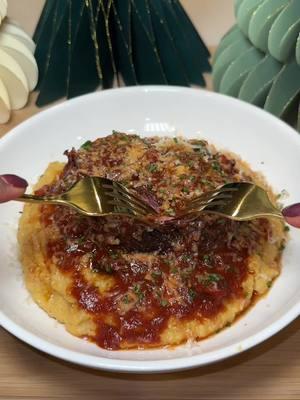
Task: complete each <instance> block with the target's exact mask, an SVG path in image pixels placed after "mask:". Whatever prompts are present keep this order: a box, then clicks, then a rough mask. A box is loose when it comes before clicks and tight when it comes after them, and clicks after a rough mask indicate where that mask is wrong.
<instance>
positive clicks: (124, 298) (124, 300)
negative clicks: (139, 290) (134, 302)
mask: <svg viewBox="0 0 300 400" xmlns="http://www.w3.org/2000/svg"><path fill="white" fill-rule="evenodd" d="M122 301H123V303H125V304H129V303H130V302H131V298H130V297H129V296H128V294H125V296H124V297H123V299H122Z"/></svg>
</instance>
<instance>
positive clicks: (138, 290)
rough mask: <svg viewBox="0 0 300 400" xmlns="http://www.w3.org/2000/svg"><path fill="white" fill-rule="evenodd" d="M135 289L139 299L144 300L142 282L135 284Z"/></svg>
mask: <svg viewBox="0 0 300 400" xmlns="http://www.w3.org/2000/svg"><path fill="white" fill-rule="evenodd" d="M133 291H134V293H135V294H136V295H137V297H138V299H139V300H143V298H144V293H143V292H142V289H141V285H140V284H136V285H134V287H133Z"/></svg>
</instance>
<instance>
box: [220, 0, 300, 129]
mask: <svg viewBox="0 0 300 400" xmlns="http://www.w3.org/2000/svg"><path fill="white" fill-rule="evenodd" d="M235 13H236V18H237V26H236V25H235V26H233V28H231V30H230V31H229V32H228V33H227V34H226V35H225V36H224V37H223V39H222V40H221V42H220V44H219V47H218V49H217V51H216V55H215V57H214V59H213V83H214V88H215V90H217V91H220V92H221V93H224V94H227V95H230V96H234V97H237V98H239V99H241V100H243V101H247V102H249V103H252V104H255V105H256V106H259V107H262V108H264V109H265V110H267V111H269V112H271V113H272V114H274V115H276V116H277V117H279V118H282V119H284V120H285V121H287V122H288V123H290V124H291V125H292V126H294V127H295V128H297V129H298V130H299V131H300V1H299V0H241V1H236V2H235Z"/></svg>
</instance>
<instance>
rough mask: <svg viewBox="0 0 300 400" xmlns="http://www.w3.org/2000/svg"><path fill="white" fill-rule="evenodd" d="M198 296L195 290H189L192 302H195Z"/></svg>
mask: <svg viewBox="0 0 300 400" xmlns="http://www.w3.org/2000/svg"><path fill="white" fill-rule="evenodd" d="M196 296H197V293H196V292H195V290H193V289H192V288H189V298H190V301H194V299H195V297H196Z"/></svg>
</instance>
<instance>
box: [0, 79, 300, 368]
mask: <svg viewBox="0 0 300 400" xmlns="http://www.w3.org/2000/svg"><path fill="white" fill-rule="evenodd" d="M120 92H122V93H126V92H127V93H133V94H134V93H135V92H138V93H147V92H152V93H153V92H173V93H180V92H185V93H195V94H198V95H200V96H201V95H202V96H204V97H205V96H209V97H217V98H219V99H220V100H223V101H225V102H227V103H229V105H230V103H231V104H233V106H235V107H242V108H244V109H245V108H246V109H249V110H252V111H253V112H255V113H256V114H257V113H258V115H260V116H261V117H263V118H264V119H268V120H270V121H271V122H272V121H273V123H276V124H277V125H278V127H279V128H280V127H281V128H283V129H285V134H288V135H289V136H290V138H291V139H292V140H295V142H298V144H299V143H300V136H299V135H298V133H297V131H296V130H294V129H293V128H292V127H290V126H289V125H287V124H286V123H285V122H283V121H282V120H280V119H278V118H276V117H275V116H273V115H272V114H270V113H269V112H266V111H265V110H262V109H260V108H258V107H256V106H254V105H252V104H249V103H247V102H244V101H241V100H239V99H235V98H232V97H229V96H226V95H222V94H219V93H215V92H210V91H207V90H205V89H198V88H197V89H196V88H187V87H180V86H166V85H144V86H143V85H141V86H132V87H122V88H113V89H107V90H105V91H97V92H94V93H89V94H86V95H83V96H78V97H76V98H73V99H71V100H68V101H64V102H62V103H58V104H56V105H54V106H52V107H50V108H47V109H46V110H42V111H40V112H39V113H37V114H35V115H33V116H31V117H30V118H28V119H27V120H25V121H24V122H22V123H20V124H19V125H17V126H16V127H14V128H13V129H12V130H10V131H9V132H7V133H6V134H5V135H4V136H3V137H2V138H0V153H1V150H2V146H5V145H6V144H7V143H8V142H9V141H10V140H14V139H15V138H17V136H18V135H19V134H20V133H22V130H23V129H24V128H25V129H26V128H27V127H29V126H30V124H31V123H32V122H34V121H38V120H40V119H43V118H44V115H45V114H46V115H51V113H55V112H56V110H57V109H63V108H66V107H70V106H72V104H74V103H79V104H80V103H81V102H85V101H86V99H87V98H92V97H94V98H97V97H99V96H100V97H101V98H103V97H104V96H111V95H114V94H118V93H120ZM299 314H300V298H299V301H298V302H297V303H296V304H295V305H294V306H293V307H292V308H290V310H289V311H288V312H287V313H286V314H285V315H284V316H282V317H281V318H279V319H277V320H276V321H275V322H273V323H271V324H270V325H269V326H267V327H266V328H264V329H263V330H261V331H259V332H257V333H255V334H253V335H251V336H249V337H247V338H246V339H243V346H242V348H239V347H240V346H239V345H240V342H241V341H240V342H237V343H235V344H232V345H229V346H226V347H223V348H221V349H218V350H214V351H210V352H209V353H208V354H197V355H190V356H184V357H179V358H172V359H164V360H126V359H118V358H106V357H103V356H96V355H95V356H94V355H89V354H82V353H81V352H78V351H74V350H69V349H66V348H64V347H62V346H60V345H57V344H54V343H51V342H49V341H47V340H46V339H43V338H41V337H39V336H38V335H36V334H34V333H32V332H31V331H29V330H27V329H25V328H23V327H21V326H20V325H18V324H17V323H16V322H14V321H13V320H11V319H10V318H9V317H8V316H7V315H5V314H4V313H3V312H2V311H1V310H0V325H1V326H2V327H3V328H4V329H5V330H6V331H8V332H9V333H10V334H12V335H13V336H15V337H17V338H18V339H20V340H21V341H23V342H25V343H27V344H28V345H30V346H32V347H34V348H36V349H38V350H40V351H42V352H44V353H46V354H49V355H51V356H54V357H56V358H58V359H62V360H64V361H67V362H71V363H74V364H77V365H81V366H84V367H89V368H94V369H100V370H106V371H111V372H122V373H159V372H164V373H165V372H172V371H180V370H186V369H191V368H195V367H201V366H205V365H208V364H211V363H215V362H217V361H221V360H224V359H225V358H229V357H232V356H235V355H237V354H240V353H241V352H244V351H246V350H248V349H250V348H252V347H254V346H256V345H258V344H260V343H262V342H263V341H265V340H267V339H268V338H270V337H271V336H273V335H274V334H276V333H278V332H279V331H281V330H282V329H283V328H285V327H286V326H287V325H288V324H290V323H291V322H292V321H293V320H294V319H296V318H297V317H298V316H299ZM125 351H126V350H122V353H124V352H125ZM145 351H147V350H145Z"/></svg>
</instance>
